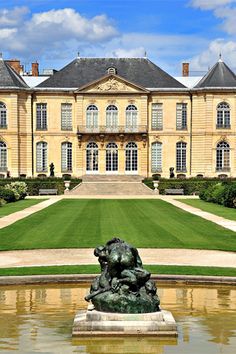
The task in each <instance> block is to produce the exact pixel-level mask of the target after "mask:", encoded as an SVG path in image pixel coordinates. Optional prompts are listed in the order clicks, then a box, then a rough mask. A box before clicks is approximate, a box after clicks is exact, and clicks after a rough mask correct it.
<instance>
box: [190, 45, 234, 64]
mask: <svg viewBox="0 0 236 354" xmlns="http://www.w3.org/2000/svg"><path fill="white" fill-rule="evenodd" d="M219 54H221V55H222V59H223V60H224V61H225V62H226V63H227V64H228V65H229V66H230V67H231V68H232V69H236V41H232V40H230V41H225V40H224V39H216V40H214V41H212V42H210V44H209V46H208V48H207V49H206V50H205V51H203V52H202V53H201V54H199V55H197V56H195V57H193V58H192V59H191V60H190V65H191V70H193V71H195V70H196V71H202V70H207V69H208V68H209V67H212V66H213V65H214V64H215V63H216V62H217V61H218V59H219Z"/></svg>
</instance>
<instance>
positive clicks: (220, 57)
mask: <svg viewBox="0 0 236 354" xmlns="http://www.w3.org/2000/svg"><path fill="white" fill-rule="evenodd" d="M222 61H223V60H222V54H221V52H220V54H219V63H222Z"/></svg>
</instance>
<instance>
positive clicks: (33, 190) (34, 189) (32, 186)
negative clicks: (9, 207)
mask: <svg viewBox="0 0 236 354" xmlns="http://www.w3.org/2000/svg"><path fill="white" fill-rule="evenodd" d="M13 181H24V182H25V183H26V184H27V192H28V195H38V194H39V189H57V190H58V194H64V190H65V184H64V179H63V178H55V177H50V178H24V179H23V178H8V179H1V180H0V187H1V186H4V185H6V184H8V183H11V182H13ZM70 181H71V183H70V189H72V188H74V187H75V186H77V185H78V184H79V183H81V179H79V178H71V179H70Z"/></svg>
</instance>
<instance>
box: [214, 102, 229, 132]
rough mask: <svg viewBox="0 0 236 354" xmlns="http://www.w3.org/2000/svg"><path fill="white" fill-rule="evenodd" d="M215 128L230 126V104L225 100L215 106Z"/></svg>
mask: <svg viewBox="0 0 236 354" xmlns="http://www.w3.org/2000/svg"><path fill="white" fill-rule="evenodd" d="M216 128H230V105H229V104H228V103H227V102H221V103H219V104H218V106H217V121H216Z"/></svg>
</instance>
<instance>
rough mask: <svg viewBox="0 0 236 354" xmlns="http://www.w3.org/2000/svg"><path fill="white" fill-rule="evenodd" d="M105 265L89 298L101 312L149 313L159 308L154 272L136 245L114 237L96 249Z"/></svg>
mask: <svg viewBox="0 0 236 354" xmlns="http://www.w3.org/2000/svg"><path fill="white" fill-rule="evenodd" d="M94 255H95V256H96V257H98V261H99V263H100V266H101V275H99V276H98V277H97V278H96V279H95V280H94V282H93V283H92V285H91V288H90V294H88V295H87V296H86V297H85V300H87V301H90V300H91V301H92V303H93V305H94V307H95V309H96V310H97V311H103V312H117V313H149V312H156V311H159V310H160V309H159V305H160V300H159V298H158V296H157V293H156V291H157V289H156V285H155V283H154V282H153V281H152V280H150V275H151V274H150V273H149V272H148V271H147V270H145V269H143V266H142V261H141V258H140V256H139V253H138V251H137V249H136V248H134V247H133V246H131V245H129V244H128V243H126V242H124V241H122V240H121V239H119V238H113V239H112V240H110V241H108V242H107V243H106V245H105V246H99V247H97V248H95V250H94Z"/></svg>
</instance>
